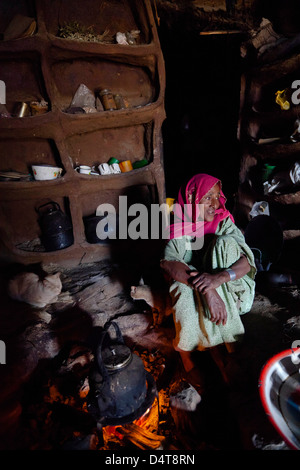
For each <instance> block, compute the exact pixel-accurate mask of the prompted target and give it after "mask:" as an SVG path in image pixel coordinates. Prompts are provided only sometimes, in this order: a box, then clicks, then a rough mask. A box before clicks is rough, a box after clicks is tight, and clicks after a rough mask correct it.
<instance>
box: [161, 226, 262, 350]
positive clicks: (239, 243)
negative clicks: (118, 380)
mask: <svg viewBox="0 0 300 470" xmlns="http://www.w3.org/2000/svg"><path fill="white" fill-rule="evenodd" d="M205 238H209V236H206V237H205ZM193 242H194V240H193V239H192V237H190V236H183V237H181V238H176V239H173V240H170V241H169V242H168V243H167V245H166V247H165V251H164V259H165V260H168V261H172V260H174V261H181V262H184V263H185V264H187V265H188V266H189V267H190V268H191V269H194V270H197V271H200V272H201V271H202V272H210V273H214V272H217V271H219V270H222V269H226V268H229V267H230V266H231V265H232V264H233V263H234V262H236V261H237V260H238V259H239V258H240V256H241V255H242V254H244V255H245V256H246V257H247V259H248V261H249V264H250V266H251V269H250V271H249V273H248V274H246V275H245V276H244V277H243V278H241V279H237V280H235V281H229V282H227V283H224V284H222V285H221V286H219V287H218V288H217V289H216V290H217V292H218V294H219V295H220V297H221V298H222V300H223V301H224V303H225V306H226V311H227V322H226V324H225V325H217V324H216V323H214V322H212V321H210V312H209V309H208V307H207V305H206V304H205V300H204V297H203V296H202V295H201V293H199V292H198V291H196V290H195V289H193V288H192V287H190V286H188V285H186V284H183V283H181V282H179V281H172V282H170V288H169V292H170V295H171V298H172V306H173V316H174V323H175V330H176V336H175V339H174V347H175V349H177V350H183V351H193V350H196V349H198V350H204V349H206V348H211V347H213V346H217V345H218V344H222V343H225V344H227V345H229V343H233V342H235V341H239V340H240V339H241V338H242V336H243V334H244V326H243V323H242V321H241V318H240V316H241V315H242V314H244V313H246V312H249V310H250V309H251V307H252V304H253V300H254V294H255V281H254V277H255V273H256V268H255V261H254V256H253V253H252V251H251V249H250V248H249V247H248V245H247V244H246V243H245V239H244V236H243V234H242V232H241V231H240V230H239V229H238V227H237V226H236V225H235V224H234V223H233V222H232V221H231V219H230V218H229V217H228V218H227V219H225V220H223V221H222V222H220V224H219V225H218V228H217V231H216V233H215V235H213V236H212V238H211V239H210V241H209V243H208V244H206V245H204V247H203V248H202V249H200V250H195V249H192V246H193V245H192V243H193ZM194 246H196V245H194Z"/></svg>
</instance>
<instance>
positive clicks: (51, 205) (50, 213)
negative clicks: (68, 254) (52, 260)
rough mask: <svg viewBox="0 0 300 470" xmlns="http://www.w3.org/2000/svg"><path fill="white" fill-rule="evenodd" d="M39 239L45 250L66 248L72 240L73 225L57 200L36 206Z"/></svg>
mask: <svg viewBox="0 0 300 470" xmlns="http://www.w3.org/2000/svg"><path fill="white" fill-rule="evenodd" d="M37 212H38V214H39V224H40V227H41V231H42V235H41V241H42V243H43V245H44V247H45V249H46V251H55V250H61V249H63V248H67V247H68V246H70V245H72V244H73V242H74V236H73V227H72V223H71V220H70V219H69V217H68V216H67V215H66V214H64V213H63V212H62V210H61V208H60V206H59V204H58V203H57V202H54V201H50V202H47V203H46V204H42V205H41V206H39V207H38V209H37Z"/></svg>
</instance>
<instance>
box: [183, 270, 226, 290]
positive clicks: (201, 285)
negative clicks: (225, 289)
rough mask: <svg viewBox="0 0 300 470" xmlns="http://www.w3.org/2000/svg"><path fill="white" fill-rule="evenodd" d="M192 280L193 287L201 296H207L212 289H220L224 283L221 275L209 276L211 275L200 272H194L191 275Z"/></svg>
mask: <svg viewBox="0 0 300 470" xmlns="http://www.w3.org/2000/svg"><path fill="white" fill-rule="evenodd" d="M190 276H191V279H190V282H191V284H192V286H193V287H194V288H195V289H197V290H198V291H199V292H201V294H206V293H207V292H208V291H210V290H212V289H216V288H217V287H219V286H220V285H221V284H222V283H223V282H224V281H223V280H221V279H220V278H221V276H220V275H219V273H217V274H209V273H201V274H200V273H199V272H198V271H192V272H191V273H190Z"/></svg>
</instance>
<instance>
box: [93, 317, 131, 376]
mask: <svg viewBox="0 0 300 470" xmlns="http://www.w3.org/2000/svg"><path fill="white" fill-rule="evenodd" d="M110 326H113V327H114V328H115V331H116V334H117V340H118V343H119V344H125V343H124V339H123V336H122V333H121V330H120V327H119V325H118V324H117V323H116V322H114V321H108V322H106V323H105V325H104V331H102V333H101V335H100V340H99V343H98V346H97V350H96V358H97V364H98V367H99V369H100V373H101V375H102V377H107V375H108V372H107V370H106V368H105V367H104V365H103V361H102V345H103V341H104V338H105V337H106V335H107V334H108V330H109V328H110Z"/></svg>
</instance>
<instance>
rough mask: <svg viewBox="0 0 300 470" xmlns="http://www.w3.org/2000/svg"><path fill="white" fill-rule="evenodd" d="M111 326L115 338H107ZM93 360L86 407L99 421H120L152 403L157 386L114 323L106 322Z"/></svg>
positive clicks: (131, 419)
mask: <svg viewBox="0 0 300 470" xmlns="http://www.w3.org/2000/svg"><path fill="white" fill-rule="evenodd" d="M110 326H114V328H115V332H116V339H115V340H112V339H111V337H109V338H108V329H109V328H110ZM105 340H106V341H105ZM107 340H108V341H107ZM95 360H96V364H95V368H94V370H93V371H92V373H91V376H90V396H89V405H90V406H89V410H90V411H91V412H92V413H93V414H96V416H97V420H98V423H101V424H102V425H107V424H110V425H113V424H120V423H126V422H131V421H133V420H134V419H136V418H137V417H139V416H141V415H142V414H143V413H144V412H145V411H146V410H147V409H148V407H149V406H150V405H151V404H152V402H153V400H154V398H155V396H156V388H155V387H154V381H153V379H152V377H151V376H150V374H148V373H147V372H146V371H145V369H144V365H143V361H142V360H141V359H140V358H139V357H138V356H137V355H136V354H134V353H132V352H131V350H130V349H129V348H128V347H127V346H126V344H125V343H124V340H123V337H122V334H121V332H120V329H119V326H118V324H117V323H115V322H113V321H112V322H108V323H107V324H106V326H105V328H104V331H103V333H102V334H101V337H100V341H99V343H98V346H97V350H96V354H95ZM147 384H148V387H147Z"/></svg>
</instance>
